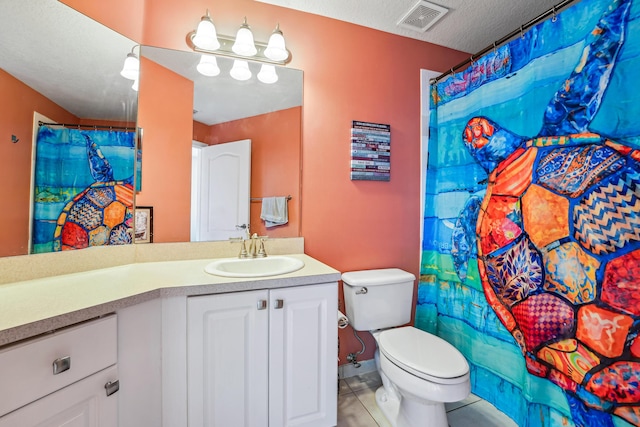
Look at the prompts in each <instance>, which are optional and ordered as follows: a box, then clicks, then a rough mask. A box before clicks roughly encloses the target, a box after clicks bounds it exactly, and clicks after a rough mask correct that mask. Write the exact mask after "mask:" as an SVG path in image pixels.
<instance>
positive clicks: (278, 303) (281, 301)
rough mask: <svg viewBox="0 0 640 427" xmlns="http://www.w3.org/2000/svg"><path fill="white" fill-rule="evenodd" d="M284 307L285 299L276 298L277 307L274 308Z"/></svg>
mask: <svg viewBox="0 0 640 427" xmlns="http://www.w3.org/2000/svg"><path fill="white" fill-rule="evenodd" d="M282 307H284V300H282V299H277V300H276V305H275V307H274V308H276V309H280V308H282Z"/></svg>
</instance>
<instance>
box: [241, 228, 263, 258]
mask: <svg viewBox="0 0 640 427" xmlns="http://www.w3.org/2000/svg"><path fill="white" fill-rule="evenodd" d="M249 240H250V242H249V250H248V251H247V252H248V254H247V257H248V258H264V257H266V256H267V252H266V251H265V250H264V237H263V236H258V233H253V235H252V236H251V239H249ZM241 255H242V254H241ZM241 257H242V256H241Z"/></svg>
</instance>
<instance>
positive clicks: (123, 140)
mask: <svg viewBox="0 0 640 427" xmlns="http://www.w3.org/2000/svg"><path fill="white" fill-rule="evenodd" d="M134 135H135V133H133V132H121V131H115V130H80V129H68V128H53V127H49V126H44V125H43V126H40V128H39V130H38V136H37V141H36V159H35V165H34V195H33V227H32V233H31V234H32V253H42V252H53V251H60V250H68V249H81V248H86V247H89V246H100V245H114V244H128V243H131V242H132V212H133V185H132V184H133V173H134V162H135V157H134V156H135V154H136V151H135V140H134Z"/></svg>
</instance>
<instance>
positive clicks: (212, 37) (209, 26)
mask: <svg viewBox="0 0 640 427" xmlns="http://www.w3.org/2000/svg"><path fill="white" fill-rule="evenodd" d="M191 41H192V42H193V44H194V45H196V47H199V48H200V49H206V50H217V49H220V42H219V41H218V34H217V33H216V26H215V25H213V21H212V20H211V16H209V9H207V13H206V14H205V15H204V16H203V17H202V19H201V20H200V23H199V24H198V29H197V30H196V33H195V35H194V36H193V38H192V39H191Z"/></svg>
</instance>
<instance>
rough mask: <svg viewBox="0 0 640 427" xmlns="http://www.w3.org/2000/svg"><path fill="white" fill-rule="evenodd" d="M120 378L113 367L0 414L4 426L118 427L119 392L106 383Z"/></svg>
mask: <svg viewBox="0 0 640 427" xmlns="http://www.w3.org/2000/svg"><path fill="white" fill-rule="evenodd" d="M117 377H118V368H117V367H116V366H112V367H110V368H107V369H105V370H103V371H100V372H98V373H96V374H93V375H91V376H89V377H87V378H85V379H83V380H81V381H78V382H75V383H73V384H71V385H70V386H67V387H65V388H63V389H61V390H58V391H56V392H55V393H51V394H49V395H48V396H45V397H43V398H42V399H39V400H36V401H35V402H33V403H30V404H28V405H26V406H23V407H22V408H20V409H18V410H16V411H13V412H10V413H9V414H7V415H5V416H3V417H0V426H1V427H16V426H20V427H31V426H34V427H35V426H38V427H116V426H117V425H118V393H115V394H112V395H111V396H107V393H106V391H105V384H106V383H107V382H109V381H114V380H115V379H116V378H117Z"/></svg>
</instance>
